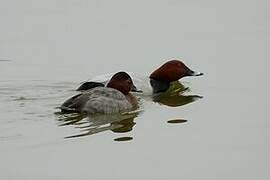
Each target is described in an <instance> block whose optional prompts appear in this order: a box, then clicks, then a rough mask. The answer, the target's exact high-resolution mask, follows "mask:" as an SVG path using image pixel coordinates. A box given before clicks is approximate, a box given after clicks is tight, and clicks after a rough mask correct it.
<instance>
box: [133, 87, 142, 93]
mask: <svg viewBox="0 0 270 180" xmlns="http://www.w3.org/2000/svg"><path fill="white" fill-rule="evenodd" d="M131 92H138V93H142V92H143V91H142V90H138V89H137V87H136V86H134V85H133V86H132V88H131Z"/></svg>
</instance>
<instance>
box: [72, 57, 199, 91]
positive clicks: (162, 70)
mask: <svg viewBox="0 0 270 180" xmlns="http://www.w3.org/2000/svg"><path fill="white" fill-rule="evenodd" d="M129 74H130V75H131V77H132V79H133V81H134V84H135V85H136V87H137V88H138V89H139V90H142V92H143V94H144V95H151V94H153V93H154V94H155V93H160V92H165V91H167V90H168V89H169V87H170V84H171V83H172V82H174V81H178V80H179V79H181V78H183V77H187V76H201V75H203V73H200V72H195V71H193V70H191V69H190V68H188V67H187V66H186V65H185V64H184V63H183V62H182V61H180V60H170V61H167V62H166V63H164V64H163V65H162V66H160V67H159V68H158V69H156V70H155V71H153V72H152V73H151V74H150V76H149V77H143V76H139V75H137V74H134V73H129ZM111 76H112V74H106V75H101V76H97V77H94V78H92V79H91V80H89V81H88V82H84V83H83V84H82V85H81V86H80V87H79V88H78V89H77V90H79V91H84V90H88V89H91V88H93V87H97V86H105V85H106V84H107V83H108V79H110V77H111ZM137 92H138V90H137Z"/></svg>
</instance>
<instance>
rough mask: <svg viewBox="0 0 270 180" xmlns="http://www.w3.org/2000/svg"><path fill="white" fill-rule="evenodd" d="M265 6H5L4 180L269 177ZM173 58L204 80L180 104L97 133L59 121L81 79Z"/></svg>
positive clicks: (0, 57)
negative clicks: (197, 73)
mask: <svg viewBox="0 0 270 180" xmlns="http://www.w3.org/2000/svg"><path fill="white" fill-rule="evenodd" d="M268 7H269V3H268V1H264V0H261V1H242V0H238V1H223V2H220V1H219V2H217V1H208V0H207V1H203V2H195V1H174V0H168V1H147V2H145V1H134V2H127V1H122V0H118V1H103V0H102V1H63V0H59V1H52V0H49V1H42V2H41V1H30V0H26V1H18V0H15V1H5V2H4V1H1V2H0V21H1V28H0V42H1V43H0V114H1V120H0V144H1V145H0V151H1V155H0V158H1V162H2V163H1V164H0V168H1V169H2V170H3V171H2V172H1V173H0V179H75V178H88V179H191V180H193V179H213V180H216V179H224V180H225V179H226V180H227V179H246V180H247V179H269V173H268V169H269V168H268V167H269V160H270V159H269V155H268V154H269V153H268V152H269V150H270V143H269V141H268V137H269V125H270V123H269V110H268V107H270V103H269V97H268V96H269V95H268V93H269V89H270V88H269V87H270V86H269V83H268V81H269V80H268V77H269V70H268V67H269V65H270V64H269V59H270V55H269V50H268V49H269V46H270V41H269V40H270V34H269V33H270V26H269V17H270V13H269V10H268V9H267V8H268ZM170 58H183V59H184V62H185V63H186V64H187V65H188V66H189V67H191V68H192V69H193V70H197V71H202V72H204V73H205V75H204V76H203V77H198V78H197V77H195V78H184V79H183V80H181V82H182V83H183V84H185V86H187V87H189V92H188V93H187V95H186V96H184V97H182V96H177V98H178V99H175V98H171V99H168V98H166V97H165V98H162V97H160V98H159V99H158V102H159V103H158V102H153V101H149V100H143V103H142V104H143V107H142V108H143V111H142V112H140V113H139V114H138V115H136V116H135V117H129V118H126V119H125V121H120V122H119V121H109V122H105V123H104V121H98V122H102V123H104V124H101V125H96V124H95V126H94V129H91V128H93V126H90V125H92V122H91V121H87V118H86V119H82V120H80V121H78V122H76V118H75V119H65V118H64V119H61V117H62V116H61V115H59V114H57V113H58V112H59V109H57V107H59V105H61V103H62V102H63V101H64V100H65V99H67V98H68V97H70V96H72V95H74V94H76V92H75V91H74V89H75V88H77V87H78V86H79V84H80V82H82V81H84V80H87V79H89V78H91V77H93V76H96V75H100V74H103V73H109V72H116V71H119V70H126V71H131V72H136V73H138V74H145V75H147V74H149V73H150V72H151V71H153V70H154V69H155V68H157V67H158V66H159V65H160V64H162V63H163V62H164V61H165V60H166V59H170ZM201 97H203V98H201ZM194 98H195V99H196V101H195V100H194V101H193V99H194ZM160 102H161V103H160ZM176 103H179V104H176ZM74 120H75V121H74ZM105 120H108V119H105ZM110 120H111V119H110ZM185 120H186V121H185ZM168 122H171V123H168ZM69 123H70V124H69ZM89 123H90V124H89ZM89 126H90V127H89ZM81 133H84V134H85V133H86V135H83V136H79V137H75V138H67V137H69V136H74V135H79V134H81Z"/></svg>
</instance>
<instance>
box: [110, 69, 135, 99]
mask: <svg viewBox="0 0 270 180" xmlns="http://www.w3.org/2000/svg"><path fill="white" fill-rule="evenodd" d="M107 87H110V88H114V89H117V90H118V91H121V92H122V93H123V94H125V95H127V94H128V93H129V92H130V91H135V92H136V91H137V88H136V86H135V85H134V84H133V81H132V79H131V77H130V76H129V75H128V74H127V73H126V72H118V73H116V74H114V75H113V77H112V78H111V80H110V81H109V83H108V84H107Z"/></svg>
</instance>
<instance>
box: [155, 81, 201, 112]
mask: <svg viewBox="0 0 270 180" xmlns="http://www.w3.org/2000/svg"><path fill="white" fill-rule="evenodd" d="M189 91H190V89H189V88H187V87H185V86H184V85H183V84H181V83H180V82H179V81H176V82H173V83H172V84H171V85H170V88H169V89H168V90H167V91H166V92H164V93H159V94H156V95H154V96H153V101H154V102H158V103H160V104H163V105H166V106H170V107H177V106H183V105H186V104H189V103H192V102H194V101H196V100H198V99H201V98H202V96H199V95H184V93H186V92H189Z"/></svg>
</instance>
